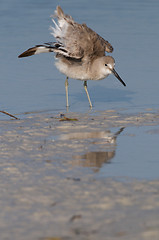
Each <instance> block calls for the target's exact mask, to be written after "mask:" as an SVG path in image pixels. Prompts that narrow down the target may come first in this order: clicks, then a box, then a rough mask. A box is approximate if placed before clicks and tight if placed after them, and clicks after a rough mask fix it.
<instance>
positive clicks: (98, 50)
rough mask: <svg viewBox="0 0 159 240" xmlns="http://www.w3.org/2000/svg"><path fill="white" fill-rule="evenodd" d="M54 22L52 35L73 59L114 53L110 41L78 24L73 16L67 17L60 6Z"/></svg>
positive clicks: (84, 25)
mask: <svg viewBox="0 0 159 240" xmlns="http://www.w3.org/2000/svg"><path fill="white" fill-rule="evenodd" d="M55 17H56V18H57V19H58V22H57V23H56V22H55V20H54V18H55ZM52 21H53V22H54V24H55V27H51V30H52V35H53V36H54V37H55V38H56V40H57V41H58V42H60V43H61V44H62V45H63V48H64V49H65V51H66V52H67V54H68V56H70V57H72V58H77V59H79V58H82V57H83V56H84V55H85V56H87V55H88V56H90V55H97V56H103V55H105V51H107V52H112V51H113V47H112V46H111V44H110V43H109V42H108V41H106V40H104V39H103V38H102V37H101V36H99V35H98V34H97V33H96V32H94V31H93V30H92V29H90V28H88V27H87V25H86V24H78V23H76V22H75V21H74V20H73V18H72V17H71V16H68V15H65V14H64V12H63V10H62V9H61V7H59V6H58V7H57V9H56V11H55V15H54V16H53V18H52Z"/></svg>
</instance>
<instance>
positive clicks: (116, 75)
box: [111, 69, 126, 86]
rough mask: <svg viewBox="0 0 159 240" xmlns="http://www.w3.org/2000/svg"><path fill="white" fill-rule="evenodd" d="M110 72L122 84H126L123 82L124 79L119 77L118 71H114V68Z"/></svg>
mask: <svg viewBox="0 0 159 240" xmlns="http://www.w3.org/2000/svg"><path fill="white" fill-rule="evenodd" d="M111 71H112V73H113V74H114V76H115V77H116V78H117V79H118V80H119V81H120V82H121V83H122V84H123V85H124V86H126V84H125V83H124V81H123V80H122V79H121V77H120V76H119V75H118V73H117V72H116V71H115V69H111Z"/></svg>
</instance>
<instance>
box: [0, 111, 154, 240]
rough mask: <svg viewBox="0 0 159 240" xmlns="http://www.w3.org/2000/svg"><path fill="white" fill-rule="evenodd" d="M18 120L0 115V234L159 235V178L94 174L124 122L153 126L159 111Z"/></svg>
mask: <svg viewBox="0 0 159 240" xmlns="http://www.w3.org/2000/svg"><path fill="white" fill-rule="evenodd" d="M65 117H67V119H65ZM20 118H21V119H20V120H11V119H9V118H8V119H7V117H6V119H5V120H1V121H0V127H1V135H0V147H1V151H0V169H1V174H0V189H1V194H0V212H1V214H0V232H1V239H2V240H3V239H5V240H6V239H7V240H12V239H16V240H22V239H23V240H34V239H35V240H36V239H37V240H38V239H39V240H40V239H43V240H55V239H64V240H67V239H77V240H78V239H91V240H95V239H104V240H105V239H107V240H114V239H122V240H123V239H124V240H127V239H132V240H134V239H137V240H140V239H142V240H143V239H145V240H149V239H153V240H158V239H159V221H158V219H159V180H158V179H156V180H144V179H143V180H139V179H135V178H126V177H123V178H121V177H118V176H112V177H99V178H97V177H95V175H94V173H95V172H98V171H99V170H100V168H101V167H102V166H103V165H104V164H106V163H109V162H110V161H111V159H112V158H113V156H114V154H115V151H116V146H117V138H118V136H119V135H120V134H123V131H124V128H126V127H132V126H133V127H140V126H157V127H158V126H159V112H158V111H156V110H154V111H153V110H152V109H147V110H144V111H142V112H139V113H137V114H128V113H127V112H126V111H124V110H121V111H119V112H116V111H112V110H110V111H104V112H94V111H92V112H90V113H85V114H84V113H67V114H65V116H60V114H59V113H57V114H53V113H51V112H46V113H29V114H24V115H22V116H21V117H20ZM64 120H67V121H64ZM68 120H69V121H68ZM111 128H117V129H118V130H117V131H115V133H112V132H111V130H110V129H111ZM157 134H158V133H157ZM103 144H104V146H105V148H106V149H107V150H108V151H106V152H103V151H102V149H103ZM93 152H94V153H95V154H92V153H93ZM81 156H82V157H81Z"/></svg>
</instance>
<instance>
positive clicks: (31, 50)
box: [18, 49, 36, 58]
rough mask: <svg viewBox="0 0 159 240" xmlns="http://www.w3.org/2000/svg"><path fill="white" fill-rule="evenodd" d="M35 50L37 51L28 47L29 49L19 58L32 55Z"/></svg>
mask: <svg viewBox="0 0 159 240" xmlns="http://www.w3.org/2000/svg"><path fill="white" fill-rule="evenodd" d="M35 52H36V50H35V49H28V50H27V51H25V52H23V53H21V54H20V55H19V56H18V58H23V57H30V56H32V55H34V54H35Z"/></svg>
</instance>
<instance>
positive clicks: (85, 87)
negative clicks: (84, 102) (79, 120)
mask: <svg viewBox="0 0 159 240" xmlns="http://www.w3.org/2000/svg"><path fill="white" fill-rule="evenodd" d="M83 85H84V89H85V91H86V94H87V97H88V101H89V105H90V108H92V103H91V99H90V97H89V93H88V90H87V81H84V84H83Z"/></svg>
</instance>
